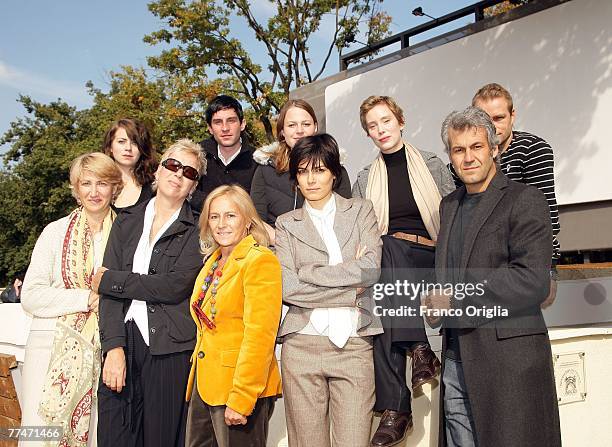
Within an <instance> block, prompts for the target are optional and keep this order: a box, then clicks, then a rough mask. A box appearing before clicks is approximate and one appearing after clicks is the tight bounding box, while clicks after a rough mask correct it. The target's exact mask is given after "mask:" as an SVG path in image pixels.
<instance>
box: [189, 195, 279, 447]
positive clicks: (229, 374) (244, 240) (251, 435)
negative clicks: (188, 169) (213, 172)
mask: <svg viewBox="0 0 612 447" xmlns="http://www.w3.org/2000/svg"><path fill="white" fill-rule="evenodd" d="M200 238H201V240H202V251H203V253H204V255H206V256H208V260H207V261H206V264H205V265H204V268H202V271H201V272H200V275H199V276H198V279H197V280H196V283H195V287H194V289H193V294H192V296H191V315H192V316H193V319H194V321H195V322H196V325H197V327H198V339H197V343H196V348H195V351H194V355H193V357H192V361H193V363H192V367H191V374H190V380H189V385H188V387H187V399H188V400H190V404H189V415H188V417H187V443H186V446H187V447H201V446H218V447H265V446H266V438H267V435H268V421H269V419H270V416H271V415H272V411H273V410H274V401H275V400H276V397H277V396H279V395H280V394H281V382H280V373H279V370H278V365H277V363H276V359H275V358H274V343H275V339H276V332H277V329H278V321H279V319H280V314H281V299H282V298H281V295H282V291H281V288H282V286H281V268H280V264H279V262H278V260H277V259H276V257H275V256H274V254H273V253H272V252H271V251H270V250H269V249H268V248H267V246H268V234H267V232H266V230H265V228H264V224H263V222H262V221H261V219H260V218H259V216H258V215H257V211H255V206H254V205H253V202H252V201H251V198H250V197H249V195H248V193H247V192H246V191H245V190H244V189H242V188H241V187H240V186H238V185H225V186H220V187H218V188H216V189H214V190H213V191H212V192H211V193H210V194H209V195H208V197H207V198H206V200H205V202H204V207H203V210H202V215H201V216H200Z"/></svg>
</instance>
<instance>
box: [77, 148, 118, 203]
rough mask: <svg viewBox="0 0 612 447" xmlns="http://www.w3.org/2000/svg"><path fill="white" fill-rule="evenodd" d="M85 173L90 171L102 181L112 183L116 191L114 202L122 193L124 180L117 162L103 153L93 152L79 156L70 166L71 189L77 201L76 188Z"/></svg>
mask: <svg viewBox="0 0 612 447" xmlns="http://www.w3.org/2000/svg"><path fill="white" fill-rule="evenodd" d="M84 171H89V172H91V173H92V174H93V175H95V176H96V177H98V178H100V179H101V180H104V181H105V182H108V183H110V184H111V185H112V186H113V189H114V192H113V200H114V199H116V198H117V196H118V195H119V193H121V190H122V189H123V180H122V178H121V171H120V170H119V168H118V167H117V164H116V163H115V161H114V160H113V159H112V158H110V157H109V156H108V155H106V154H103V153H102V152H91V153H87V154H83V155H79V156H78V157H77V158H75V159H74V160H73V161H72V164H71V165H70V189H71V191H72V196H73V197H74V198H75V199H77V200H78V199H79V198H78V196H77V193H76V187H77V184H78V183H79V180H80V179H81V177H82V175H83V172H84Z"/></svg>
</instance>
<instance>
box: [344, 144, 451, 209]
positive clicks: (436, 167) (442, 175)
mask: <svg viewBox="0 0 612 447" xmlns="http://www.w3.org/2000/svg"><path fill="white" fill-rule="evenodd" d="M418 151H419V152H420V153H421V155H422V156H423V158H424V159H425V164H426V165H427V168H428V169H429V172H431V175H432V177H433V179H434V182H436V185H437V186H438V191H439V192H440V195H441V196H442V197H444V196H446V195H448V194H450V193H451V192H453V191H454V190H455V182H454V181H453V177H452V176H451V173H450V171H449V170H448V168H447V167H446V165H445V164H444V163H442V160H440V158H439V157H438V156H437V155H436V154H434V153H433V152H427V151H422V150H420V149H418ZM370 166H371V165H368V166H366V167H365V168H363V169H362V170H361V171H359V173H358V174H357V180H355V183H354V184H353V197H362V198H365V196H366V187H367V186H368V176H369V175H370Z"/></svg>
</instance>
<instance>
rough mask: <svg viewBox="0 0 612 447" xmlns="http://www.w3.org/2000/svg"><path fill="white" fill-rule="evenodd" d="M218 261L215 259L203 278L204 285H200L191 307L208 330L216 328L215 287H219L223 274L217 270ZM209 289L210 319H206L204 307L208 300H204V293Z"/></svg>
mask: <svg viewBox="0 0 612 447" xmlns="http://www.w3.org/2000/svg"><path fill="white" fill-rule="evenodd" d="M220 259H221V258H219V259H217V260H216V261H215V262H213V263H212V265H211V266H210V271H209V272H208V274H207V275H206V277H205V278H204V283H203V284H202V290H201V291H200V294H199V295H198V299H197V300H196V301H195V302H194V303H193V306H192V307H193V310H194V312H195V314H196V315H197V316H198V318H199V319H200V321H201V322H202V323H204V324H205V325H206V327H207V328H208V329H214V328H215V327H216V324H215V318H216V316H217V287H218V286H219V281H220V280H221V275H222V274H223V271H222V268H223V267H220V268H219V261H220ZM211 286H212V287H211ZM209 288H210V317H208V315H206V312H204V306H205V305H206V303H207V302H208V300H206V292H207V291H208V289H209Z"/></svg>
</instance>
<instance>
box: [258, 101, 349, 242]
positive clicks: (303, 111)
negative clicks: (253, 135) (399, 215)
mask: <svg viewBox="0 0 612 447" xmlns="http://www.w3.org/2000/svg"><path fill="white" fill-rule="evenodd" d="M276 131H277V138H278V141H277V142H274V143H272V144H269V145H267V146H263V147H261V148H259V149H257V150H256V151H255V153H254V154H253V159H254V160H255V161H256V162H257V163H258V164H259V165H260V166H257V169H256V170H255V174H254V175H253V181H252V183H251V198H252V199H253V203H255V208H256V209H257V212H258V213H259V216H260V217H261V218H262V220H263V221H264V222H265V223H266V224H267V225H268V228H267V229H268V232H269V233H270V237H271V239H272V241H274V224H275V222H276V218H277V217H278V216H280V215H281V214H284V213H287V212H289V211H292V210H294V209H296V208H301V207H302V205H303V204H304V196H303V195H302V194H301V193H300V191H299V190H298V189H297V188H296V187H295V185H294V183H293V182H292V181H291V180H290V179H289V152H290V151H291V149H292V148H293V146H294V145H295V143H296V142H297V141H298V140H299V139H300V138H303V137H307V136H311V135H314V134H315V133H316V132H317V117H316V115H315V112H314V110H313V108H312V106H311V105H310V104H308V103H307V102H306V101H304V100H302V99H293V100H289V101H287V102H286V103H285V105H284V106H283V107H282V109H281V111H280V114H279V117H278V121H277V123H276ZM344 155H345V154H344V151H342V150H341V157H342V158H344ZM334 191H336V192H337V193H338V194H340V195H341V196H343V197H345V198H350V197H351V184H350V180H349V176H348V173H347V172H346V169H345V168H344V167H342V177H341V178H340V179H338V181H337V182H336V185H335V188H334Z"/></svg>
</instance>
